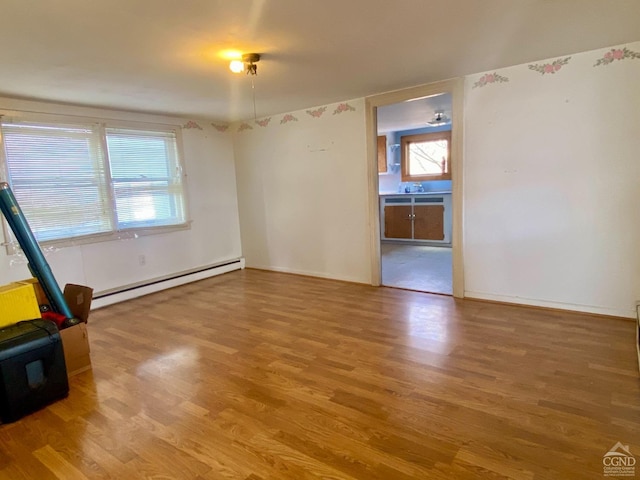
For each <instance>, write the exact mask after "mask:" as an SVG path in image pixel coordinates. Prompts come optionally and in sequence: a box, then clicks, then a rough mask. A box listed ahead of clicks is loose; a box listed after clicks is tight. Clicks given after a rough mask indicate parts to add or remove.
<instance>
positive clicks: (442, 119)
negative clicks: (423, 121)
mask: <svg viewBox="0 0 640 480" xmlns="http://www.w3.org/2000/svg"><path fill="white" fill-rule="evenodd" d="M427 123H428V124H429V125H431V126H432V127H439V126H440V125H446V124H448V123H451V119H450V118H449V117H447V116H446V115H445V114H444V110H436V111H435V113H434V115H433V120H430V121H429V122H427Z"/></svg>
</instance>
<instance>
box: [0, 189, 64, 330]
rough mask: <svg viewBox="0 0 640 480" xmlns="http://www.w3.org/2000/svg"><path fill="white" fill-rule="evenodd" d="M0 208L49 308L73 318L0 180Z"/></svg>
mask: <svg viewBox="0 0 640 480" xmlns="http://www.w3.org/2000/svg"><path fill="white" fill-rule="evenodd" d="M0 210H2V213H3V214H4V216H5V218H6V219H7V223H8V224H9V226H10V227H11V230H13V233H14V235H15V236H16V239H17V240H18V243H19V244H20V247H21V248H22V251H23V252H24V254H25V256H26V257H27V260H29V270H31V273H32V274H33V275H34V276H35V277H36V278H37V279H38V282H40V285H41V286H42V290H44V293H45V295H46V296H47V299H48V300H49V303H50V304H51V309H52V310H53V311H54V312H57V313H60V314H62V315H64V316H65V317H66V318H69V319H70V318H73V314H72V313H71V310H70V309H69V305H67V301H66V300H65V299H64V295H63V294H62V291H61V290H60V286H59V285H58V282H56V279H55V277H54V276H53V272H51V267H49V264H48V263H47V260H46V259H45V258H44V255H43V253H42V250H41V249H40V245H38V242H37V241H36V237H35V236H34V235H33V232H32V231H31V228H30V227H29V223H27V219H26V217H25V216H24V213H22V210H21V209H20V206H19V205H18V201H17V200H16V197H15V196H14V195H13V192H12V191H11V187H9V184H8V183H7V182H0Z"/></svg>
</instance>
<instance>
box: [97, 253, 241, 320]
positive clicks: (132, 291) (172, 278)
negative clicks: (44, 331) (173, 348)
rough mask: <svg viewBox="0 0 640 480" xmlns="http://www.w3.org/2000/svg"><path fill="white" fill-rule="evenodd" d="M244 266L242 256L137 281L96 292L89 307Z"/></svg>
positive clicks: (139, 295)
mask: <svg viewBox="0 0 640 480" xmlns="http://www.w3.org/2000/svg"><path fill="white" fill-rule="evenodd" d="M243 268H244V258H237V259H234V260H229V261H227V262H221V263H216V264H213V265H207V266H205V267H200V268H194V269H192V270H185V271H183V272H178V273H174V274H171V275H166V276H164V277H158V278H153V279H150V280H145V281H143V282H139V283H133V284H130V285H125V286H122V287H119V288H114V289H112V290H105V291H102V292H96V293H94V295H93V301H92V303H91V309H92V310H93V309H95V308H100V307H106V306H107V305H112V304H114V303H119V302H123V301H125V300H130V299H132V298H137V297H142V296H144V295H148V294H150V293H155V292H159V291H162V290H166V289H168V288H173V287H177V286H179V285H184V284H186V283H191V282H196V281H198V280H203V279H205V278H209V277H215V276H216V275H222V274H223V273H227V272H232V271H234V270H240V269H243Z"/></svg>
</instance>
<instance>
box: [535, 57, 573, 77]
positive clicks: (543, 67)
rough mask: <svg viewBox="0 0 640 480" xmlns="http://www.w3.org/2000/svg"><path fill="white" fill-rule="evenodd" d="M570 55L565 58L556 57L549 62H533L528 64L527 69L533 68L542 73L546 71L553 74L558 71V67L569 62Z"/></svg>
mask: <svg viewBox="0 0 640 480" xmlns="http://www.w3.org/2000/svg"><path fill="white" fill-rule="evenodd" d="M569 60H571V57H566V58H558V59H557V60H554V61H553V62H551V63H534V64H530V65H529V70H534V71H536V72H538V73H540V74H542V75H546V74H547V73H551V74H555V73H557V72H559V71H560V69H561V68H562V67H563V66H564V65H566V64H567V63H569Z"/></svg>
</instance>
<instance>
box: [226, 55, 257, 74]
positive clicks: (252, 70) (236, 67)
mask: <svg viewBox="0 0 640 480" xmlns="http://www.w3.org/2000/svg"><path fill="white" fill-rule="evenodd" d="M259 61H260V54H259V53H245V54H244V55H242V60H232V61H231V63H230V64H229V69H230V70H231V71H232V72H233V73H242V72H246V73H247V75H249V74H251V75H257V74H258V66H257V65H256V63H258V62H259Z"/></svg>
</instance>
